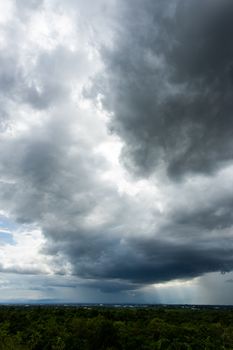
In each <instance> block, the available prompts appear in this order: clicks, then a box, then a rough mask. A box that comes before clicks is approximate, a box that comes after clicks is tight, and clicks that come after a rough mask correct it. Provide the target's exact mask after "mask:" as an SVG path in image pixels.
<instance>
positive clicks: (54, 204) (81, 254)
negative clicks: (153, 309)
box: [0, 0, 233, 295]
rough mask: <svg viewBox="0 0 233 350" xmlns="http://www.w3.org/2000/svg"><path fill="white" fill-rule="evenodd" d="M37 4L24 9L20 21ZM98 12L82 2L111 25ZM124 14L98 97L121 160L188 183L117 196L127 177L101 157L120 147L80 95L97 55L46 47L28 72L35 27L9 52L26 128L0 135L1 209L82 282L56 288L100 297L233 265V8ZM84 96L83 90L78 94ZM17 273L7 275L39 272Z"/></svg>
mask: <svg viewBox="0 0 233 350" xmlns="http://www.w3.org/2000/svg"><path fill="white" fill-rule="evenodd" d="M24 4H26V2H25V1H24ZM37 4H38V3H37V2H36V1H33V3H32V5H33V6H26V5H25V6H26V9H25V10H24V9H22V8H21V10H20V11H21V12H20V16H21V17H20V18H23V19H24V20H26V19H27V18H28V16H30V11H37V9H38V8H37ZM67 4H68V2H67V3H66V6H68V7H69V6H71V5H72V6H74V7H75V8H76V6H77V4H76V2H73V1H70V2H69V4H68V5H67ZM70 4H71V5H70ZM96 4H97V5H95V6H96V7H95V6H94V8H91V10H90V9H89V7H90V6H89V7H88V6H87V5H86V3H84V2H80V8H79V10H80V9H81V10H82V11H83V13H84V14H86V15H87V14H88V13H89V11H91V12H93V13H94V15H95V14H96V13H97V14H98V16H97V17H98V21H97V23H98V25H99V24H100V22H101V21H100V19H101V20H102V19H103V18H102V17H103V16H102V12H100V10H99V7H98V6H99V5H98V4H99V3H96ZM100 4H101V9H103V8H105V9H106V11H107V7H106V6H107V5H106V4H105V1H102V0H101V1H100ZM72 6H71V8H72ZM116 8H117V13H116V15H115V16H116V17H114V18H113V17H110V20H112V21H113V22H114V25H113V27H114V30H115V40H114V42H113V43H112V45H110V47H108V48H106V47H105V49H102V51H101V54H102V58H103V60H104V71H103V72H101V77H98V78H97V79H96V80H95V84H94V87H93V89H94V93H96V92H97V93H98V94H100V95H99V97H100V98H101V99H102V103H103V106H104V108H105V109H107V110H108V111H111V112H113V115H110V119H111V122H110V129H112V130H113V132H114V133H117V134H118V135H119V136H120V138H121V140H123V141H124V148H123V153H122V159H123V160H124V162H125V164H126V165H127V166H128V167H129V168H130V169H131V170H132V171H133V173H137V174H140V175H142V176H145V175H146V176H147V175H148V174H152V173H153V174H156V169H157V167H160V166H161V167H164V166H165V168H166V170H167V172H168V174H169V175H170V177H172V179H179V180H180V182H173V181H170V178H168V179H167V178H161V177H158V178H156V175H155V176H154V177H151V178H150V180H149V182H148V183H147V185H148V186H149V190H148V189H145V191H144V190H143V184H142V190H140V184H138V183H134V182H132V183H131V184H130V185H131V187H135V189H136V190H137V189H139V194H137V191H135V193H136V194H135V195H131V194H130V195H129V194H128V192H130V191H128V192H127V191H125V192H124V191H122V192H123V193H121V192H120V191H119V190H118V188H117V185H118V184H114V181H115V180H114V179H115V178H114V176H116V178H117V176H118V173H117V171H116V172H115V168H114V167H113V168H111V166H112V165H111V164H109V162H108V161H107V160H106V159H104V157H103V156H101V155H100V154H99V153H98V146H99V144H100V143H101V142H102V141H103V140H104V141H106V142H109V138H108V137H109V136H107V133H106V131H105V129H104V127H105V125H104V122H103V121H101V122H100V121H99V120H98V115H97V114H98V113H99V111H98V113H97V111H96V109H94V107H93V106H92V107H90V110H85V109H82V108H81V107H80V105H81V102H82V101H81V102H80V101H79V99H81V93H80V91H81V90H82V88H83V86H85V84H87V83H88V82H89V77H90V76H93V74H95V69H92V67H91V63H90V62H89V61H88V59H87V56H88V54H90V52H91V50H90V51H88V50H87V51H85V50H84V51H82V50H81V49H79V50H77V51H75V50H74V51H72V50H70V49H69V48H68V47H66V46H65V43H63V44H64V45H62V44H59V45H58V46H56V47H55V48H50V49H49V50H47V51H46V49H40V48H38V49H35V47H34V51H33V53H32V56H33V55H34V58H35V59H34V60H32V62H33V64H28V65H27V64H26V63H28V61H27V59H28V57H27V55H26V54H25V57H21V56H20V57H21V58H20V59H19V53H21V48H20V44H19V43H20V42H22V41H23V35H25V33H24V34H22V33H21V35H22V40H21V41H20V40H16V39H19V37H20V34H18V35H16V33H14V35H12V32H11V31H9V33H8V34H7V35H8V39H9V40H8V43H9V50H8V51H7V53H6V52H2V53H1V55H0V63H1V64H0V93H1V96H0V101H1V102H2V103H1V107H0V108H1V110H2V111H4V113H1V117H0V127H1V122H2V123H3V124H4V123H6V121H7V120H8V119H9V122H10V123H12V129H13V133H12V135H10V136H9V133H8V134H7V133H6V134H4V137H3V138H2V140H1V152H0V174H1V178H0V201H1V208H3V209H4V210H5V211H6V212H7V213H9V215H10V218H13V219H14V220H15V221H16V222H17V223H21V224H28V225H30V224H32V225H34V226H35V227H38V228H39V229H41V231H42V233H43V235H44V238H45V243H44V246H43V249H42V250H41V252H40V253H41V254H44V255H48V256H49V255H50V256H52V257H53V258H54V262H53V264H54V266H52V267H53V271H55V273H56V274H57V276H58V277H61V276H62V277H61V278H63V277H64V275H66V274H70V275H73V276H71V282H70V283H69V281H68V282H67V285H66V282H64V284H60V285H59V282H57V284H55V285H54V286H53V285H50V286H49V287H50V288H52V289H50V291H52V290H54V289H56V288H59V287H61V288H63V287H66V286H67V288H68V287H70V288H74V287H75V286H76V285H77V288H78V287H79V286H81V287H84V289H85V287H86V288H89V289H91V290H92V293H93V294H92V295H94V294H95V291H93V289H98V290H101V291H102V292H104V293H106V292H108V293H112V292H115V293H116V292H117V293H118V292H120V291H122V293H124V292H127V291H134V290H135V289H140V288H141V287H143V286H145V285H148V284H153V283H162V282H167V281H170V280H177V279H190V278H194V277H197V276H201V275H204V274H206V273H209V272H229V271H232V269H233V253H232V244H233V242H232V234H231V229H232V226H233V215H232V206H233V200H232V198H233V195H232V188H233V186H232V175H231V174H232V172H230V171H229V172H226V173H223V174H222V173H221V172H218V170H219V169H220V168H221V166H222V165H226V163H227V162H230V161H231V160H232V146H233V144H232V143H233V141H232V140H233V139H232V137H231V134H232V130H231V129H232V127H233V125H232V123H233V122H232V120H231V119H232V118H231V113H232V111H231V110H232V107H233V106H232V104H233V98H232V92H231V91H232V71H233V70H232V63H231V61H232V58H233V56H232V54H233V53H232V43H231V40H232V39H231V37H232V32H233V25H232V23H233V5H231V3H230V2H227V1H223V2H221V3H220V2H219V3H217V2H215V4H213V2H212V3H211V1H209V2H207V1H204V2H203V1H202V2H201V1H194V0H193V1H192V0H189V1H186V2H184V1H150V0H145V1H143V2H142V1H139V0H135V1H127V2H123V1H119V3H118V4H117V5H116ZM40 10H41V9H40ZM81 10H80V11H81ZM54 11H55V9H54ZM82 11H81V12H82ZM108 11H109V12H108ZM108 11H107V13H108V14H110V13H111V11H110V10H108ZM55 12H56V11H55ZM99 12H100V13H99ZM81 14H82V13H81ZM94 15H93V14H92V16H93V17H95V16H94ZM108 20H109V19H108ZM107 23H109V22H107ZM105 26H107V24H106V23H105V24H104V25H103V28H105ZM19 27H20V26H19ZM101 28H102V27H101ZM98 30H99V28H98ZM93 31H94V32H95V27H94V30H93ZM19 32H20V31H19ZM95 33H96V32H95ZM79 34H80V37H81V36H82V33H79ZM84 34H85V33H84ZM15 41H16V44H14V42H15ZM103 41H104V43H105V44H106V42H107V43H109V41H108V40H103ZM101 43H102V42H101ZM99 44H100V43H98V42H97V43H95V45H96V46H95V49H96V47H99ZM26 53H27V52H26ZM91 54H93V52H91ZM22 56H23V55H22ZM24 60H25V61H24ZM25 62H26V63H25ZM30 62H31V61H30V60H29V63H30ZM32 62H31V63H32ZM87 62H89V63H87ZM86 75H87V77H88V78H87V77H86ZM83 82H84V83H83ZM79 84H80V85H79ZM87 85H88V84H87ZM75 88H77V90H78V93H80V96H79V94H77V97H75V98H73V95H72V93H73V92H76V90H75ZM87 90H88V89H87V88H86V91H87ZM74 95H75V94H74ZM81 100H82V99H81ZM12 106H13V107H12ZM88 108H89V107H88ZM28 109H29V112H30V113H31V114H30V118H29V116H28V114H29V112H28ZM25 115H26V117H25ZM20 118H22V120H20ZM20 122H22V125H19V127H18V125H17V123H19V124H20ZM15 125H16V127H15V130H14V126H15ZM25 125H26V127H25ZM3 126H4V125H3ZM17 127H18V129H17ZM20 127H21V128H20ZM103 129H104V130H103ZM2 130H3V131H4V130H5V129H4V127H2ZM18 130H20V131H19V132H18ZM105 147H108V146H105ZM105 150H106V149H105ZM107 151H109V149H108V150H107ZM121 170H122V169H121ZM108 171H109V172H110V175H109V173H108ZM122 172H123V170H122ZM106 173H108V177H107V176H106ZM190 173H192V174H193V173H195V175H198V174H201V175H199V177H198V176H196V177H193V178H195V179H194V180H193V181H194V182H195V181H196V182H195V183H194V184H192V182H191V181H190V182H188V179H189V177H188V176H186V177H183V175H188V174H190ZM111 174H113V175H111ZM202 174H205V175H206V174H208V176H202ZM103 175H105V177H104V176H103ZM209 175H211V176H209ZM120 176H121V175H120ZM120 176H119V179H117V180H118V181H119V182H121V181H122V179H121V177H120ZM109 177H110V180H108V179H109ZM111 177H113V180H112V178H111ZM117 180H116V181H117ZM123 180H125V179H123ZM127 180H128V181H129V182H130V181H131V180H132V179H127ZM153 181H154V182H153ZM186 181H187V182H186ZM126 182H127V181H126ZM127 186H129V185H128V184H126V187H127ZM145 187H146V186H145ZM130 189H131V188H130ZM126 190H128V189H127V188H126ZM153 191H154V192H155V194H153ZM144 192H145V193H144ZM66 263H67V265H68V267H69V268H68V269H67V266H66ZM51 264H52V263H51ZM10 266H11V267H10V268H7V267H6V266H3V265H2V266H0V270H2V271H8V272H16V273H25V274H26V273H34V274H38V273H40V269H38V270H36V268H35V269H34V268H32V269H31V270H30V268H27V269H26V268H24V266H23V264H22V266H20V267H17V266H13V265H10ZM67 271H68V272H67ZM79 278H80V279H81V280H82V281H77V283H76V279H79ZM46 283H47V282H45V283H44V285H43V286H42V287H41V289H43V288H44V289H46ZM36 288H39V287H36ZM32 289H33V286H32ZM34 289H35V288H34ZM39 289H40V288H39Z"/></svg>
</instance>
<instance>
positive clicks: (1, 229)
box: [0, 215, 18, 244]
mask: <svg viewBox="0 0 233 350" xmlns="http://www.w3.org/2000/svg"><path fill="white" fill-rule="evenodd" d="M17 227H18V225H17V224H15V222H14V221H13V220H11V219H9V218H8V217H6V216H4V215H0V244H15V241H14V238H13V235H12V232H13V231H14V230H16V229H17Z"/></svg>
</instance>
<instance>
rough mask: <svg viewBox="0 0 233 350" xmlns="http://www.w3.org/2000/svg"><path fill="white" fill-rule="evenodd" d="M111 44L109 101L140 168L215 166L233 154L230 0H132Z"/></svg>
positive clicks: (133, 165) (177, 173)
mask: <svg viewBox="0 0 233 350" xmlns="http://www.w3.org/2000/svg"><path fill="white" fill-rule="evenodd" d="M121 15H122V17H121V26H119V30H118V31H117V33H116V37H115V42H114V44H113V47H111V49H109V48H104V49H103V50H102V55H103V59H104V63H105V68H106V69H105V72H104V74H105V79H102V77H100V78H99V80H98V81H97V83H96V84H97V86H98V88H102V95H103V96H102V102H103V105H104V106H105V108H107V109H108V110H109V111H110V112H111V113H112V114H113V117H112V120H111V124H110V128H111V130H112V131H113V132H115V133H117V134H118V135H120V137H122V139H123V140H124V141H125V146H124V149H123V152H122V160H123V162H124V164H125V165H126V166H127V167H128V168H129V169H130V170H131V171H133V172H135V173H136V174H138V175H140V176H148V175H150V174H151V173H153V172H154V170H155V168H156V167H164V168H165V170H166V171H167V173H168V175H169V176H170V177H172V178H173V179H180V177H182V176H184V175H186V174H192V173H205V174H210V173H212V172H214V171H216V170H218V169H219V168H220V167H221V166H223V165H224V164H225V163H227V162H230V161H231V160H232V135H231V130H232V100H233V99H232V57H233V46H232V30H233V28H232V23H233V21H232V18H233V6H232V4H231V2H229V1H223V2H218V1H214V2H210V1H182V0H181V1H172V2H171V1H156V2H155V1H149V0H147V1H144V2H143V3H141V2H140V1H134V2H131V1H128V2H126V3H124V5H122V9H121Z"/></svg>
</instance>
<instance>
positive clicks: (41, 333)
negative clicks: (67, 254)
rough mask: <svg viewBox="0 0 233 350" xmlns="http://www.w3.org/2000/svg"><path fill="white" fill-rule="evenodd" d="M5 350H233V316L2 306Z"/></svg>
mask: <svg viewBox="0 0 233 350" xmlns="http://www.w3.org/2000/svg"><path fill="white" fill-rule="evenodd" d="M0 349H12V350H17V349H25V350H27V349H37V350H43V349H48V350H49V349H51V350H55V349H60V350H61V349H67V350H73V349H76V350H82V349H84V350H89V349H90V350H98V349H101V350H104V349H106V350H107V349H108V350H114V349H131V350H135V349H144V350H146V349H148V350H151V349H152V350H153V349H161V350H162V349H174V350H179V349H182V350H183V349H187V350H191V349H196V350H201V349H203V350H208V349H213V350H217V349H222V350H223V349H233V310H232V309H231V308H227V307H225V308H214V307H213V308H210V307H209V308H208V307H207V308H205V307H200V308H199V307H195V308H192V307H181V306H179V307H169V306H167V307H152V306H151V307H150V306H149V307H111V306H109V307H97V306H91V305H87V306H69V305H68V306H27V307H26V306H1V307H0Z"/></svg>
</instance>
